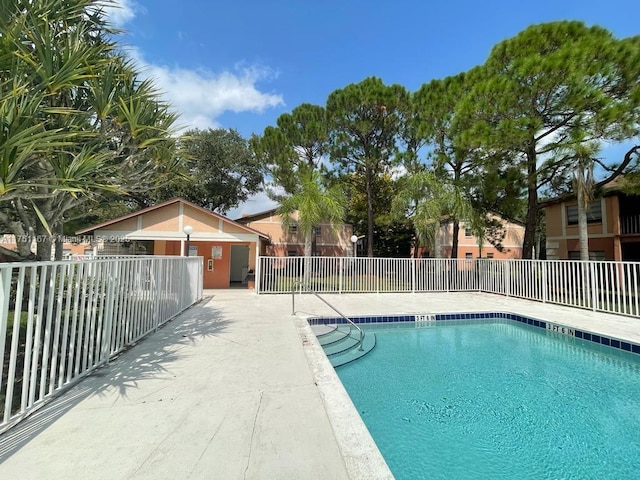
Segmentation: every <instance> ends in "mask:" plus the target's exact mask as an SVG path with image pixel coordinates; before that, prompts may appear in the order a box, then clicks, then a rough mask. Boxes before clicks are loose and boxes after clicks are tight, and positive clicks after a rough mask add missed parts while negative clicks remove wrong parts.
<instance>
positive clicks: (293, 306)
mask: <svg viewBox="0 0 640 480" xmlns="http://www.w3.org/2000/svg"><path fill="white" fill-rule="evenodd" d="M298 285H299V286H300V287H302V288H304V289H306V290H307V291H308V292H309V293H313V294H314V295H315V296H316V297H318V298H319V299H320V300H321V301H322V302H323V303H324V304H325V305H327V306H328V307H329V308H330V309H332V310H333V311H334V312H336V313H337V314H338V315H340V316H341V317H342V318H344V319H345V320H346V321H347V322H349V333H351V327H355V329H356V330H357V331H358V333H359V340H358V343H357V344H356V345H357V346H358V350H362V341H363V340H364V332H363V331H362V329H361V328H360V327H359V326H358V325H356V324H355V323H353V321H352V320H351V319H350V318H349V317H347V316H346V315H345V314H344V313H342V312H341V311H340V310H338V309H337V308H336V307H334V306H333V305H331V304H330V303H329V302H327V301H326V300H325V299H324V298H322V297H321V296H320V295H318V293H317V292H316V291H314V290H312V289H311V288H309V286H308V285H305V284H304V282H301V281H299V280H297V281H295V282H293V285H292V286H291V315H295V314H296V286H298Z"/></svg>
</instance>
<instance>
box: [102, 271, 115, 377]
mask: <svg viewBox="0 0 640 480" xmlns="http://www.w3.org/2000/svg"><path fill="white" fill-rule="evenodd" d="M106 264H107V265H108V270H107V297H106V299H105V306H106V308H105V312H104V323H103V327H102V328H103V329H104V331H103V333H102V353H101V355H100V356H101V357H102V358H103V359H104V360H105V363H107V364H108V363H109V353H110V350H111V329H112V327H113V303H114V302H113V297H114V291H115V283H116V278H115V274H114V270H116V271H117V268H118V266H119V264H120V260H116V261H115V262H107V263H106Z"/></svg>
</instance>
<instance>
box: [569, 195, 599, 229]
mask: <svg viewBox="0 0 640 480" xmlns="http://www.w3.org/2000/svg"><path fill="white" fill-rule="evenodd" d="M600 222H602V204H601V203H600V200H596V201H595V202H591V203H590V204H589V211H588V212H587V223H600ZM577 224H578V205H567V225H577Z"/></svg>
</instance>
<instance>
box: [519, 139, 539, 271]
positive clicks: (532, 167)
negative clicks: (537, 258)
mask: <svg viewBox="0 0 640 480" xmlns="http://www.w3.org/2000/svg"><path fill="white" fill-rule="evenodd" d="M536 162H537V155H536V150H535V144H533V145H532V146H531V147H530V148H529V151H528V152H527V218H526V220H525V227H524V241H523V242H522V258H532V257H533V246H534V245H535V237H536V228H537V225H538V170H537V165H536Z"/></svg>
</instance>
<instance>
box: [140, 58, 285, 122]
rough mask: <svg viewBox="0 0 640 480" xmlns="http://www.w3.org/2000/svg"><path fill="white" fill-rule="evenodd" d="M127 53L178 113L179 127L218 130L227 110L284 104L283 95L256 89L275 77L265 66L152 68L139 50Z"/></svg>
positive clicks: (256, 110) (243, 109) (159, 66)
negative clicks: (213, 70) (212, 68)
mask: <svg viewBox="0 0 640 480" xmlns="http://www.w3.org/2000/svg"><path fill="white" fill-rule="evenodd" d="M130 53H131V56H132V58H133V59H134V60H135V61H136V64H137V65H138V66H139V67H140V68H141V70H142V72H141V73H142V75H144V76H146V77H150V78H153V80H154V83H155V85H156V86H157V87H158V88H159V89H160V91H161V92H162V96H163V98H164V99H165V100H167V101H168V102H170V103H171V105H172V106H173V108H174V110H175V111H176V112H178V113H179V114H180V119H179V120H178V124H179V126H180V127H182V128H185V129H187V128H200V129H205V128H215V127H218V126H219V124H218V122H217V120H216V119H217V118H218V117H219V116H220V115H222V114H223V113H224V112H227V111H231V112H257V113H261V112H263V111H264V110H266V109H268V108H272V107H276V106H278V105H282V104H283V103H284V101H283V98H282V95H280V94H275V93H266V92H262V91H260V90H259V89H258V87H257V86H256V84H257V83H258V82H259V81H262V80H270V79H273V78H276V77H277V73H276V72H275V71H274V70H272V69H270V68H268V67H261V66H246V65H244V64H242V63H240V64H237V65H236V66H235V68H234V70H233V71H223V72H221V73H214V72H211V71H209V70H206V69H200V70H188V69H184V68H180V67H169V66H164V65H153V64H150V63H147V62H146V61H145V60H144V58H143V56H142V54H141V53H140V52H139V51H137V50H132V51H131V52H130Z"/></svg>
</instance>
